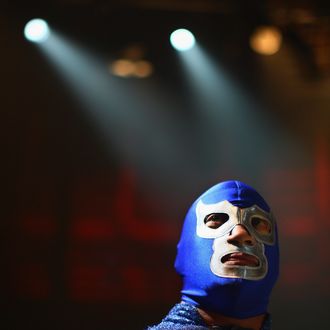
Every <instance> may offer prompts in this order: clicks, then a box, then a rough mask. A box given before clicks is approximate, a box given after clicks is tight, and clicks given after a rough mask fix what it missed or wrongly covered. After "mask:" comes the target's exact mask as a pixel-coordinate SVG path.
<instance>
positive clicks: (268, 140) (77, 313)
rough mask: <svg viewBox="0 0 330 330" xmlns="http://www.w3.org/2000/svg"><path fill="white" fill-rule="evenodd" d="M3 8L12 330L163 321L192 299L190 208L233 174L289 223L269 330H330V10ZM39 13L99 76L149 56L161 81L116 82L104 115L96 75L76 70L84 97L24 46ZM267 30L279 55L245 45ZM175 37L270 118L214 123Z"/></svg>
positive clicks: (190, 4)
mask: <svg viewBox="0 0 330 330" xmlns="http://www.w3.org/2000/svg"><path fill="white" fill-rule="evenodd" d="M0 10H1V11H0V41H1V62H0V70H1V71H0V74H1V86H0V87H1V121H0V124H1V129H0V132H1V133H0V134H1V142H3V146H2V148H1V150H2V152H1V153H2V155H1V174H2V180H1V182H2V184H1V201H2V203H1V204H2V207H1V214H2V217H1V218H2V219H1V225H0V226H1V227H0V235H1V246H2V249H1V261H2V262H1V264H2V265H1V272H0V279H1V311H2V315H3V316H2V317H1V319H0V320H1V321H0V323H1V328H2V329H22V328H24V329H70V330H73V329H81V330H82V329H95V330H96V329H100V330H101V329H143V328H144V327H146V326H147V325H150V324H153V323H156V322H158V321H159V320H160V319H161V318H162V317H163V316H164V315H165V313H167V311H168V309H169V308H170V307H171V306H172V305H173V304H174V303H175V302H177V301H178V300H179V299H180V297H179V290H180V280H179V278H178V276H177V275H176V274H175V271H174V269H173V262H174V258H175V252H176V251H175V249H176V243H177V241H178V238H179V235H180V229H181V225H182V221H183V218H184V215H185V213H186V211H187V209H188V207H189V206H190V204H191V203H192V202H193V201H194V199H195V198H196V197H197V196H198V195H199V194H200V193H202V192H203V191H204V190H205V189H207V188H208V187H209V186H211V185H213V184H215V183H217V182H219V181H222V180H227V179H232V178H236V179H240V180H242V181H245V182H246V183H248V184H251V185H252V186H254V187H256V188H257V190H258V191H259V192H260V193H261V194H262V195H264V196H265V198H266V200H267V201H268V202H269V204H271V205H272V208H273V211H274V213H275V215H276V217H277V220H278V224H279V228H280V243H281V276H280V279H279V282H278V284H277V286H276V288H275V290H274V292H273V297H272V300H271V305H270V312H271V313H272V315H273V319H274V329H275V330H276V329H281V330H285V329H299V330H304V329H306V330H307V329H328V328H329V325H328V323H329V322H328V315H327V313H328V311H329V298H330V283H329V272H330V267H329V233H330V214H329V207H328V205H329V202H330V188H329V187H330V166H329V164H330V142H329V141H330V139H329V135H330V134H329V124H330V121H329V109H330V80H329V77H330V38H329V36H330V22H329V7H328V5H327V2H326V1H313V2H311V1H299V2H298V1H297V2H296V1H285V2H284V1H283V2H282V1H211V0H208V1H201V0H199V1H164V0H157V1H139V0H134V1H133V0H132V1H122V2H116V1H103V0H98V1H97V0H52V1H47V2H46V1H26V2H22V3H20V2H18V1H10V2H9V1H8V2H6V1H4V2H2V3H1V6H0ZM34 17H42V18H44V19H46V20H48V22H49V24H50V26H51V27H52V28H53V29H54V30H56V32H57V33H58V35H60V36H63V37H65V38H66V40H67V42H68V44H70V42H72V45H75V47H76V46H77V45H78V46H77V49H84V50H85V51H87V52H90V53H91V54H92V57H94V58H98V60H99V62H100V63H101V64H102V65H103V64H104V72H105V73H106V72H107V61H111V60H113V59H116V58H119V57H121V56H122V55H123V54H124V53H125V50H127V49H129V48H130V47H136V46H138V47H140V49H143V50H144V55H143V56H144V57H145V58H146V59H148V60H149V61H150V62H151V63H153V67H154V72H153V75H152V76H151V77H149V78H145V79H137V78H126V79H125V78H120V77H114V76H112V75H111V74H110V73H107V75H108V76H109V78H108V79H109V81H110V83H109V95H108V94H107V97H106V100H105V103H109V102H110V104H109V109H106V110H105V109H104V103H102V104H101V105H100V102H101V101H102V100H100V99H99V98H97V97H98V96H102V95H103V94H102V93H101V92H100V94H98V92H99V89H98V88H96V92H95V93H96V94H93V97H94V99H93V98H92V101H91V98H88V95H89V91H90V90H89V89H88V88H89V87H91V86H94V85H93V84H94V81H95V77H92V76H91V78H90V82H89V81H88V80H89V79H86V77H87V78H88V75H89V73H88V72H87V69H86V68H87V67H89V65H90V64H91V63H89V62H87V64H86V68H85V67H84V66H82V67H81V68H80V70H81V71H79V70H78V71H79V72H82V80H84V79H86V83H87V89H86V90H85V93H84V94H80V95H79V92H80V93H81V90H80V91H78V92H77V91H76V90H73V88H72V85H70V81H69V79H68V78H67V77H65V76H64V75H63V72H59V70H58V67H57V66H56V65H54V63H53V62H52V61H50V60H49V57H48V56H47V55H46V54H45V53H44V52H43V51H42V50H41V49H40V47H39V46H37V45H35V44H33V43H31V42H28V41H27V40H25V39H24V36H23V29H24V25H25V24H26V22H27V21H28V20H29V19H31V18H34ZM265 24H269V25H274V26H277V27H278V28H279V29H280V30H281V32H282V35H283V43H282V46H281V49H280V51H279V52H278V53H276V54H274V55H271V56H263V55H260V54H256V53H255V52H253V51H252V50H251V48H250V47H249V38H250V35H251V34H252V32H253V31H254V29H255V28H256V27H258V26H260V25H265ZM178 27H187V28H189V29H190V30H192V31H193V32H194V33H195V35H196V38H197V40H198V43H199V44H200V45H202V46H203V48H204V49H205V51H206V53H207V54H208V55H209V56H210V57H211V58H212V59H213V62H214V63H215V64H216V65H217V66H219V67H221V68H223V69H224V70H225V71H226V74H227V75H228V76H229V77H231V78H232V79H233V81H235V84H236V86H237V90H245V91H246V93H247V94H249V95H250V96H251V98H252V99H253V100H257V102H258V106H253V107H249V108H247V110H244V111H243V112H240V111H242V109H241V110H238V109H237V112H235V111H234V112H233V113H229V114H228V113H226V112H225V111H224V112H221V111H219V112H217V110H216V113H212V111H213V110H214V105H212V104H211V103H212V102H211V101H212V100H213V97H212V95H213V96H214V99H215V100H217V98H216V97H217V95H216V94H217V86H210V88H208V86H207V83H206V90H209V92H210V94H212V93H213V94H212V95H211V96H210V98H209V99H208V98H205V99H203V98H201V99H199V95H198V94H197V95H196V94H195V93H194V92H193V91H192V90H191V85H190V83H191V81H195V79H196V76H195V77H190V76H189V75H187V72H185V71H184V70H183V68H182V62H181V61H180V59H179V57H178V54H177V53H176V51H175V50H174V49H172V48H171V46H170V44H169V41H168V38H169V34H170V33H171V32H172V31H173V30H174V29H176V28H178ZM77 54H79V51H78V52H77ZM64 59H65V57H64ZM74 63H75V61H73V63H72V64H70V63H69V67H70V65H72V66H74V65H75V64H74ZM93 65H94V64H91V66H92V67H93ZM84 70H86V71H84ZM84 72H86V73H84ZM198 74H203V70H201V71H200V72H198ZM102 77H103V76H102ZM206 81H207V80H206ZM88 84H89V85H88ZM100 84H101V83H100ZM202 84H203V83H202ZM197 85H198V82H197ZM199 85H201V84H199ZM95 86H98V82H97V81H95ZM100 86H101V85H100ZM103 87H104V86H103V85H102V88H103ZM102 88H101V89H102ZM106 88H108V87H106ZM102 91H103V89H102ZM91 94H92V91H91ZM86 95H87V96H86ZM227 96H228V95H227ZM238 98H239V92H237V94H232V95H230V97H229V96H228V97H227V99H226V100H227V101H226V102H231V100H237V99H238ZM86 100H87V101H88V102H89V103H88V104H86V102H87V101H86ZM93 100H94V101H93ZM93 102H95V107H93ZM112 102H113V103H112ZM219 107H220V108H221V105H220V106H219ZM223 107H224V108H226V107H225V106H223ZM208 110H212V111H211V112H210V113H208V112H207V111H208Z"/></svg>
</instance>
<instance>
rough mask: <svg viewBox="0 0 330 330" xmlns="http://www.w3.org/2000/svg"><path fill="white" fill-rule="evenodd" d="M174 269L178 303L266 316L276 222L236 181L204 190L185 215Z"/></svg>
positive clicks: (275, 259) (275, 261)
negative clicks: (179, 288)
mask: <svg viewBox="0 0 330 330" xmlns="http://www.w3.org/2000/svg"><path fill="white" fill-rule="evenodd" d="M175 267H176V270H177V271H178V273H179V274H180V275H181V276H182V278H183V289H182V291H181V292H182V300H183V301H186V302H189V303H191V304H193V305H195V306H197V307H200V308H204V309H207V310H209V311H213V312H217V313H221V314H223V315H226V316H230V317H236V318H247V317H252V316H256V315H260V314H263V313H265V312H266V311H267V305H268V300H269V296H270V293H271V290H272V287H273V286H274V284H275V282H276V279H277V277H278V271H279V252H278V239H277V229H276V222H275V219H274V217H273V215H272V213H271V212H270V208H269V206H268V205H267V203H266V202H265V200H264V199H263V198H262V197H261V196H260V195H259V194H258V193H257V192H256V191H255V190H254V189H253V188H252V187H249V186H248V185H246V184H244V183H242V182H239V181H226V182H222V183H219V184H217V185H215V186H214V187H212V188H210V189H209V190H207V191H206V192H205V193H204V194H202V195H201V196H200V197H199V198H198V199H197V200H196V201H195V202H194V204H193V205H192V206H191V208H190V209H189V211H188V213H187V216H186V218H185V222H184V226H183V230H182V234H181V239H180V242H179V244H178V254H177V258H176V262H175Z"/></svg>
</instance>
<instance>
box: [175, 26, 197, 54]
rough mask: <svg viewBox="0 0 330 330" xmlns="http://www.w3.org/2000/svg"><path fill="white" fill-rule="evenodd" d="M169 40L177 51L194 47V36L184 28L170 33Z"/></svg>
mask: <svg viewBox="0 0 330 330" xmlns="http://www.w3.org/2000/svg"><path fill="white" fill-rule="evenodd" d="M170 42H171V44H172V46H173V47H174V48H175V49H176V50H179V51H186V50H189V49H191V48H192V47H194V45H195V37H194V35H193V34H192V33H191V32H190V31H189V30H186V29H178V30H175V31H174V32H172V33H171V36H170Z"/></svg>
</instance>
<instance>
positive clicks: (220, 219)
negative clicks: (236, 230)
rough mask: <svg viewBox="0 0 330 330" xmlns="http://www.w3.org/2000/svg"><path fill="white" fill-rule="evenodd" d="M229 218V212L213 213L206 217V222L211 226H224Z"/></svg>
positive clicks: (213, 227)
mask: <svg viewBox="0 0 330 330" xmlns="http://www.w3.org/2000/svg"><path fill="white" fill-rule="evenodd" d="M228 219H229V215H228V214H227V213H211V214H208V215H207V216H206V217H205V219H204V223H205V225H206V226H207V227H209V228H212V229H217V228H219V227H220V226H222V225H223V224H224V223H225V222H226V221H227V220H228Z"/></svg>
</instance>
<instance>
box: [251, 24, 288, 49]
mask: <svg viewBox="0 0 330 330" xmlns="http://www.w3.org/2000/svg"><path fill="white" fill-rule="evenodd" d="M281 43H282V35H281V32H280V31H279V30H278V29H277V28H276V27H272V26H261V27H259V28H257V29H256V30H255V32H254V33H253V34H252V36H251V39H250V45H251V48H252V49H253V50H254V51H255V52H257V53H259V54H262V55H273V54H275V53H277V52H278V51H279V49H280V47H281Z"/></svg>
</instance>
